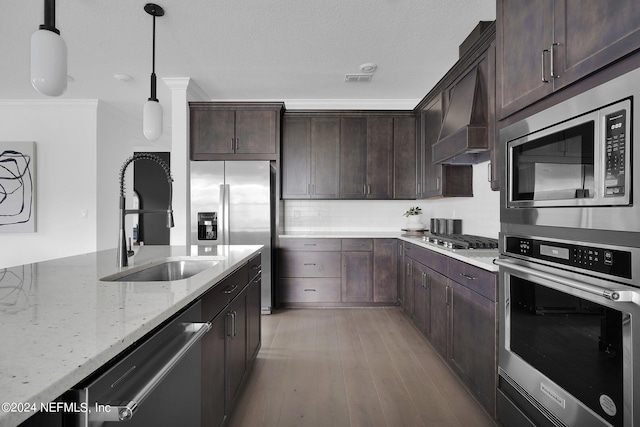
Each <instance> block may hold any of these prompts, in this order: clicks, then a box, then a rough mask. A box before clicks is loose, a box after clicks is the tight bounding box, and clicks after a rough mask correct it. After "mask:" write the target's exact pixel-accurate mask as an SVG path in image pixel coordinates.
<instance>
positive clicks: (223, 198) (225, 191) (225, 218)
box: [220, 184, 231, 245]
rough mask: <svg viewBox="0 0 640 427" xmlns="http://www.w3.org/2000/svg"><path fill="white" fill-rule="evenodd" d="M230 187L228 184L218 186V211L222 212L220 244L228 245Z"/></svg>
mask: <svg viewBox="0 0 640 427" xmlns="http://www.w3.org/2000/svg"><path fill="white" fill-rule="evenodd" d="M230 193H231V186H230V185H229V184H222V185H220V209H221V210H222V244H223V245H229V244H231V242H230V240H229V239H230V228H229V225H230V224H229V221H230V218H229V217H230V213H229V201H230Z"/></svg>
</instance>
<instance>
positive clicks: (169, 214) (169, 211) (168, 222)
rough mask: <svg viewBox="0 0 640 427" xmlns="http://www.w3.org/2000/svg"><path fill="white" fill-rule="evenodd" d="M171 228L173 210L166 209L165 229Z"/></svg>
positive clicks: (172, 224)
mask: <svg viewBox="0 0 640 427" xmlns="http://www.w3.org/2000/svg"><path fill="white" fill-rule="evenodd" d="M173 226H174V223H173V210H172V209H171V207H169V209H167V228H173Z"/></svg>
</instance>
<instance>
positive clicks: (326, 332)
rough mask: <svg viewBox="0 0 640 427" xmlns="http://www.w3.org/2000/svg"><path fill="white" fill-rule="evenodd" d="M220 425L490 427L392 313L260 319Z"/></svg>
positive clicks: (324, 312) (303, 312) (296, 313)
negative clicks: (256, 348)
mask: <svg viewBox="0 0 640 427" xmlns="http://www.w3.org/2000/svg"><path fill="white" fill-rule="evenodd" d="M262 328H263V329H262V349H261V350H260V353H259V354H258V359H257V360H256V364H255V366H254V369H253V372H252V373H251V376H250V378H249V380H248V381H247V384H246V387H245V390H244V392H243V394H242V396H241V398H240V401H239V402H238V405H237V406H236V410H235V411H234V413H233V414H232V416H231V417H230V419H229V422H228V424H227V425H228V426H229V427H249V426H261V427H265V426H266V427H269V426H274V427H275V426H278V427H286V426H296V427H298V426H317V427H322V426H354V427H355V426H362V427H375V426H389V427H397V426H427V427H429V426H437V427H448V426H465V427H468V426H472V427H476V426H479V427H484V426H496V424H495V423H494V422H493V420H492V419H491V418H490V417H489V416H488V415H487V414H486V413H485V412H484V411H483V410H482V408H481V407H480V406H479V405H478V404H477V403H476V401H475V400H474V399H473V398H472V397H471V395H470V394H469V393H468V392H467V390H466V389H465V388H464V386H463V385H462V383H461V382H460V381H459V380H458V379H457V378H456V377H455V375H454V374H453V373H452V372H451V371H450V370H449V368H448V367H447V366H446V365H445V364H444V362H442V360H441V359H440V358H439V357H438V355H437V354H436V352H435V350H434V349H433V348H432V347H431V346H430V345H429V343H428V342H427V341H426V340H425V339H424V338H423V337H422V336H421V335H420V333H419V332H418V331H417V330H416V329H415V328H414V326H413V325H412V324H411V322H410V321H409V320H408V319H407V318H406V317H405V316H404V315H403V314H402V312H401V311H400V309H399V308H396V307H392V308H371V309H368V308H366V309H359V308H358V309H287V310H281V311H277V312H275V313H274V314H271V315H267V316H262Z"/></svg>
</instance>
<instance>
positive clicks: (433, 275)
mask: <svg viewBox="0 0 640 427" xmlns="http://www.w3.org/2000/svg"><path fill="white" fill-rule="evenodd" d="M407 245H408V247H407ZM407 249H408V250H407ZM418 260H419V261H418ZM404 262H405V264H406V265H405V268H406V273H407V274H406V275H405V277H404V279H405V280H404V281H405V287H404V301H403V302H404V305H403V308H404V313H405V315H406V316H408V317H409V318H410V319H411V320H412V321H413V323H414V325H415V326H416V328H418V329H419V330H420V332H421V333H422V334H423V335H424V336H425V338H426V339H427V340H428V341H429V342H430V343H431V344H432V346H433V347H434V348H435V349H436V351H438V353H439V354H440V355H441V356H442V358H443V359H444V360H446V361H447V363H449V365H450V366H451V367H452V369H453V370H454V371H455V372H456V373H457V374H458V376H459V377H460V378H461V379H462V380H463V381H464V383H465V384H466V385H467V387H468V388H469V390H470V391H471V392H472V393H473V395H474V396H475V398H476V399H477V400H478V402H479V403H480V404H481V405H482V406H483V407H484V408H485V410H486V411H487V412H488V413H489V415H491V416H492V417H494V418H495V416H496V391H497V380H498V373H497V369H498V345H497V344H498V321H497V319H498V317H497V309H498V303H497V300H498V298H497V297H498V295H497V275H496V274H494V273H491V272H488V271H486V270H482V269H480V268H478V267H474V266H472V265H469V264H466V263H464V262H461V261H458V260H456V259H453V258H448V257H443V256H441V255H438V254H435V253H433V252H432V251H429V250H428V249H424V248H421V247H419V246H417V245H412V244H405V259H404ZM436 270H437V271H436ZM445 274H446V275H445Z"/></svg>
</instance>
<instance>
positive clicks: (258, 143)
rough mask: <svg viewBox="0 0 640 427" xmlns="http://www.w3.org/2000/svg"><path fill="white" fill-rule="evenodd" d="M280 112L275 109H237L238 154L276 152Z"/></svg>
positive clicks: (236, 144) (236, 146) (236, 151)
mask: <svg viewBox="0 0 640 427" xmlns="http://www.w3.org/2000/svg"><path fill="white" fill-rule="evenodd" d="M277 123H278V112H277V111H273V110H237V111H236V135H235V137H236V143H235V148H236V150H235V153H236V154H275V153H276V146H277V143H278V139H277V133H278V129H277Z"/></svg>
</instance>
